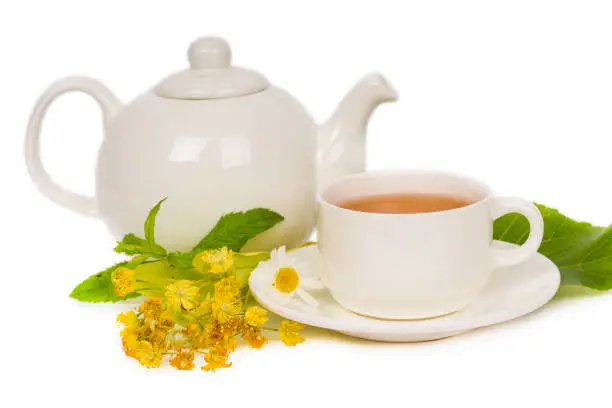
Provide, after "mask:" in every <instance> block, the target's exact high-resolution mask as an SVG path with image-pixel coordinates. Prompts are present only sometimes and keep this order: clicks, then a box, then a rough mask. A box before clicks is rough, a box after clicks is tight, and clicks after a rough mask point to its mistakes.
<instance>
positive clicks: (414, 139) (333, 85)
mask: <svg viewBox="0 0 612 408" xmlns="http://www.w3.org/2000/svg"><path fill="white" fill-rule="evenodd" d="M611 21H612V4H611V3H610V2H608V1H587V0H576V1H560V0H556V1H542V0H530V1H452V0H449V1H420V2H417V1H401V2H400V1H395V2H391V1H383V0H377V1H367V2H366V1H364V2H357V1H350V2H349V1H347V2H340V1H335V2H334V1H329V0H328V1H314V0H309V1H307V2H296V1H286V0H285V1H277V2H271V1H261V0H260V1H242V2H238V1H229V0H223V1H215V2H210V1H204V0H199V1H180V0H175V1H167V2H159V3H155V2H153V1H151V0H149V1H127V0H121V1H112V0H104V1H87V2H86V1H82V0H81V1H63V0H54V1H45V0H41V1H25V0H19V1H16V0H15V1H12V0H3V1H2V2H1V3H0V108H1V109H0V170H1V171H0V180H2V184H1V185H2V190H1V191H0V210H1V212H0V214H1V221H0V244H1V245H0V248H1V249H2V252H1V253H2V258H1V259H2V260H1V263H0V268H1V270H2V279H1V284H2V289H1V296H0V302H1V306H2V307H1V309H0V310H1V313H2V318H1V319H0V321H2V323H1V324H0V334H1V336H0V345H1V348H2V351H3V353H4V355H3V357H2V358H1V359H0V373H2V378H3V379H2V386H0V406H3V407H18V406H36V405H34V404H41V405H42V404H46V405H50V406H53V405H55V404H62V406H78V407H84V406H104V407H109V406H205V405H208V406H222V405H221V404H224V405H223V406H249V405H255V406H258V405H259V404H262V405H263V404H265V405H267V406H282V407H299V406H309V407H313V406H343V407H344V406H347V407H348V406H352V405H359V404H364V405H373V406H380V405H382V404H393V405H397V406H418V407H427V406H464V405H465V406H468V405H469V406H473V407H491V406H495V407H505V406H524V407H537V406H553V405H554V406H574V405H575V406H578V404H580V406H582V407H608V406H610V402H609V401H608V399H609V391H608V390H609V385H610V374H609V372H608V370H609V367H610V361H611V359H612V357H610V344H611V343H612V296H611V295H601V296H588V297H583V296H570V295H571V294H572V293H570V291H568V290H567V289H566V290H564V291H563V293H564V294H565V296H562V298H561V299H557V300H556V301H554V302H553V303H552V304H550V305H548V306H547V307H546V308H545V309H543V310H542V311H540V312H537V313H535V314H533V315H530V316H528V317H526V318H522V319H519V320H516V321H514V322H511V323H508V324H504V325H500V326H497V327H493V328H488V329H483V330H479V331H477V332H474V333H471V334H467V335H463V336H460V337H457V338H453V339H448V340H442V341H438V342H431V343H422V344H379V343H372V342H366V341H357V340H352V339H349V338H346V337H342V336H340V335H333V334H327V333H324V332H320V331H312V332H308V333H307V335H308V341H307V342H306V343H304V344H301V345H299V346H298V347H296V348H288V347H283V346H282V345H280V344H278V343H272V344H269V345H268V346H267V347H265V348H264V349H262V350H250V349H247V348H243V349H240V350H239V351H238V352H237V353H236V354H235V356H234V357H233V361H234V366H233V367H232V368H231V369H229V370H225V371H220V372H217V373H216V374H208V373H204V372H202V371H200V370H194V371H193V372H188V373H184V372H177V371H174V370H171V369H159V370H152V371H147V370H145V369H143V368H141V367H139V366H138V365H137V363H136V362H135V361H133V360H131V359H127V358H126V357H124V356H123V353H122V351H121V349H120V343H119V336H118V333H117V330H116V328H115V326H114V320H115V315H116V313H117V312H118V311H120V310H124V309H125V308H126V306H125V305H87V304H79V303H77V302H76V301H73V300H71V299H69V298H68V296H67V295H68V293H69V292H70V290H71V289H72V287H73V286H74V285H75V284H77V283H78V282H79V281H81V280H82V279H83V278H85V277H86V276H88V275H89V274H91V273H93V272H96V271H97V270H99V269H102V267H105V266H107V265H109V264H111V263H112V262H113V261H115V260H116V259H117V256H116V255H113V253H112V251H111V248H112V244H113V242H112V239H111V238H110V236H109V235H108V233H107V232H106V230H105V227H104V226H103V225H102V223H101V222H99V221H96V220H93V219H86V218H83V217H81V216H79V215H75V214H72V213H70V212H68V211H67V210H64V209H62V208H60V207H58V206H57V205H54V204H52V203H51V202H49V201H47V200H46V199H44V198H43V197H42V196H41V195H40V194H38V192H37V191H36V189H35V188H34V186H33V185H32V184H31V183H30V182H29V179H28V176H27V173H26V170H25V166H24V161H23V153H22V151H23V139H24V132H25V126H26V122H27V119H28V115H29V113H30V109H31V108H32V106H33V103H34V101H35V99H36V98H37V97H38V95H39V94H40V93H41V92H42V91H43V90H44V89H45V87H46V86H47V85H49V84H50V83H51V82H52V81H53V80H55V79H57V78H59V77H62V76H65V75H68V74H75V73H76V74H84V75H90V76H94V77H97V78H100V79H102V80H103V81H105V82H106V84H107V85H108V86H109V87H110V88H111V89H112V90H114V91H115V92H116V93H117V95H118V96H119V97H120V98H121V99H122V100H123V101H126V102H127V101H129V100H131V99H133V98H134V97H136V96H137V95H138V94H139V93H141V92H143V91H144V90H146V89H147V88H149V87H150V86H152V85H153V84H154V83H156V82H157V81H159V80H160V79H161V78H162V77H164V76H166V75H167V74H169V73H170V72H173V71H175V70H177V69H182V68H183V67H185V65H186V58H185V51H186V47H187V46H188V44H189V43H190V42H191V41H192V40H193V39H195V38H196V37H198V36H201V35H208V34H214V35H220V36H224V37H226V38H227V39H228V40H229V41H230V43H231V45H232V47H233V53H234V61H235V62H236V63H237V64H239V65H243V66H248V67H250V68H253V69H256V70H259V71H261V72H263V73H264V74H265V75H266V76H267V77H268V78H269V79H270V80H271V81H272V82H274V83H275V84H277V85H279V86H281V87H284V88H286V89H288V90H290V91H291V92H292V93H293V94H294V95H295V96H296V97H297V98H298V99H299V100H301V101H302V102H303V103H304V104H305V105H306V106H307V107H308V108H309V110H310V111H311V112H312V114H313V115H314V116H315V117H316V118H317V120H319V121H322V120H324V119H325V118H326V117H327V115H329V114H330V113H331V112H332V110H333V108H334V106H335V104H336V103H337V101H338V100H339V99H340V98H341V96H342V95H343V93H344V92H345V91H346V90H347V89H348V88H349V87H350V86H351V85H352V84H353V83H354V82H355V81H356V80H358V79H359V78H360V76H361V75H362V74H364V73H366V72H368V71H372V70H380V71H382V72H383V73H384V74H385V75H387V76H388V77H389V78H390V79H391V81H392V82H393V83H394V85H395V87H396V88H397V89H398V90H399V91H400V94H401V100H400V102H398V103H397V104H395V105H385V106H383V107H381V108H380V109H379V110H378V111H377V112H376V114H375V116H374V118H373V120H372V122H371V126H370V129H369V136H368V137H369V139H368V154H369V167H370V168H372V169H377V168H422V167H427V168H438V169H448V170H453V171H458V172H462V173H466V174H469V175H473V176H476V177H478V178H481V179H484V180H486V181H488V182H490V183H491V184H492V185H493V186H494V188H495V190H496V191H497V192H498V193H499V194H502V195H518V196H522V197H525V198H529V199H533V200H537V201H539V202H542V203H545V204H548V205H550V206H553V207H557V208H559V209H561V210H562V211H563V212H565V213H566V214H568V215H570V216H572V217H574V218H577V219H581V220H585V221H590V222H593V223H597V224H602V225H603V224H606V225H607V224H609V223H610V222H611V221H612V194H611V193H610V189H611V182H610V179H611V176H612V173H611V171H610V156H611V149H610V141H611V140H612V24H611V23H610V22H611ZM100 125H101V120H100V115H99V112H98V108H97V106H96V105H95V103H94V102H92V101H91V100H90V99H88V98H87V97H86V96H83V95H76V94H73V95H67V96H65V97H63V98H62V99H60V100H59V101H58V102H57V103H56V104H55V105H54V106H53V107H52V109H51V110H50V112H49V115H48V118H47V121H46V123H45V127H44V133H43V139H44V141H43V154H44V162H45V164H46V165H47V167H48V169H49V171H50V172H51V173H52V174H53V175H54V177H55V178H56V179H57V180H58V181H60V182H61V183H62V184H64V185H65V186H67V187H69V188H72V189H74V190H76V191H79V192H91V191H93V179H94V160H95V157H96V149H97V146H98V145H99V143H100V141H101V139H102V132H101V127H100Z"/></svg>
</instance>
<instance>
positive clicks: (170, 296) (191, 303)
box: [164, 280, 200, 310]
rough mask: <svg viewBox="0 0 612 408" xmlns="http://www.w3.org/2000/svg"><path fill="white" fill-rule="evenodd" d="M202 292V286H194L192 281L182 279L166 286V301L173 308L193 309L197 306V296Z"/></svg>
mask: <svg viewBox="0 0 612 408" xmlns="http://www.w3.org/2000/svg"><path fill="white" fill-rule="evenodd" d="M199 293H200V288H198V287H197V286H193V285H192V284H191V281H188V280H180V281H177V282H175V283H172V284H170V285H168V286H166V292H165V293H164V295H165V297H166V303H167V304H168V306H169V307H170V308H172V309H180V308H181V306H182V307H183V308H184V309H185V310H191V309H193V308H195V307H196V306H197V302H196V298H197V296H198V294H199Z"/></svg>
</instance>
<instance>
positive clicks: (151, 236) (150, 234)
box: [144, 197, 168, 248]
mask: <svg viewBox="0 0 612 408" xmlns="http://www.w3.org/2000/svg"><path fill="white" fill-rule="evenodd" d="M167 199H168V197H164V198H162V199H161V200H159V202H158V203H157V204H155V206H154V207H153V208H151V211H149V215H148V216H147V219H146V221H145V224H144V232H145V240H146V241H147V244H148V246H149V248H155V246H157V244H156V243H155V219H156V218H157V213H158V212H159V210H160V208H161V205H162V204H163V202H164V201H166V200H167Z"/></svg>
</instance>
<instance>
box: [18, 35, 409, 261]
mask: <svg viewBox="0 0 612 408" xmlns="http://www.w3.org/2000/svg"><path fill="white" fill-rule="evenodd" d="M188 58H189V63H190V68H189V69H186V70H184V71H180V72H177V73H175V74H173V75H170V76H169V77H167V78H165V79H164V80H162V81H161V82H160V83H159V84H157V85H155V86H154V87H153V88H152V89H151V90H149V91H147V92H146V93H144V94H143V95H141V96H139V97H137V98H136V99H135V100H134V101H133V102H131V103H130V104H128V105H124V104H123V103H122V102H121V101H120V100H119V99H118V98H117V97H116V96H115V95H114V94H113V93H112V92H111V91H110V90H109V89H108V88H107V87H106V86H105V85H103V84H102V83H101V82H99V81H97V80H95V79H91V78H87V77H68V78H64V79H61V80H59V81H57V82H55V83H54V84H52V85H51V86H50V87H49V88H48V89H47V90H46V91H45V92H44V93H43V94H42V96H41V97H40V98H39V99H38V101H37V102H36V105H35V107H34V110H33V112H32V115H31V117H30V121H29V124H28V128H27V134H26V163H27V167H28V171H29V174H30V176H31V178H32V179H33V181H34V182H35V184H36V186H37V187H38V189H39V190H40V192H41V193H42V194H43V195H45V196H47V197H48V198H49V199H51V200H52V201H55V202H56V203H58V204H60V205H62V206H64V207H67V208H69V209H71V210H73V211H76V212H78V213H81V214H85V215H89V216H94V217H99V218H101V219H103V220H104V221H105V222H106V224H107V226H108V227H109V229H110V231H111V233H112V234H113V235H114V236H115V237H116V238H118V239H120V238H121V237H123V235H124V234H126V233H130V232H133V233H136V234H138V232H141V231H142V228H143V227H142V224H143V222H144V219H145V218H146V216H147V213H148V212H149V210H150V209H151V207H152V206H153V205H154V204H155V203H156V202H158V201H159V200H160V199H161V198H163V197H168V200H167V201H166V202H165V203H164V206H163V209H162V211H161V212H160V213H159V215H158V218H157V223H156V239H157V240H158V242H159V243H160V244H161V245H163V246H165V247H166V248H167V249H168V250H188V249H191V248H192V247H193V246H194V245H195V244H197V242H198V241H199V240H200V239H201V238H202V237H203V236H204V235H206V233H207V232H208V231H209V230H210V229H211V228H212V227H213V226H214V225H215V223H216V222H217V221H218V220H219V218H220V217H221V216H222V215H223V214H226V213H228V212H232V211H245V210H249V209H251V208H255V207H264V208H268V209H271V210H274V211H276V212H278V213H279V214H281V215H282V216H283V217H284V218H285V219H284V221H283V222H282V223H280V224H278V225H276V226H275V227H274V228H272V229H270V230H268V231H266V232H265V233H263V234H261V235H260V236H257V237H256V238H255V239H253V240H251V241H250V242H249V243H248V244H247V246H246V247H245V248H244V250H269V249H271V248H274V247H277V246H280V245H287V246H289V247H293V246H297V245H299V244H300V243H302V242H304V241H305V240H306V239H308V237H309V236H310V235H311V233H312V231H313V228H314V224H315V213H316V201H317V200H316V194H317V191H318V188H320V187H322V186H324V185H325V184H327V183H329V182H330V181H332V180H334V179H336V178H338V177H342V176H345V175H348V174H352V173H357V172H360V171H363V170H364V168H365V131H366V128H367V122H368V119H369V117H370V115H371V113H372V112H373V111H374V109H375V108H376V106H377V105H379V104H380V103H382V102H385V101H394V100H396V99H397V94H396V91H395V90H394V88H393V87H392V86H391V85H390V84H389V82H388V81H387V80H386V79H385V78H384V77H383V76H382V75H381V74H378V73H374V74H370V75H368V76H366V77H365V78H363V79H362V80H361V81H360V82H358V83H357V84H356V85H355V86H354V87H353V88H352V89H351V90H350V91H349V92H348V94H347V95H346V96H345V97H344V99H343V100H342V101H341V102H340V104H339V105H338V108H337V110H336V112H335V113H334V114H333V115H332V116H331V118H330V119H329V120H327V122H325V123H324V124H323V125H321V126H317V124H316V123H315V122H314V120H313V119H312V118H311V117H310V115H309V114H308V113H307V112H306V110H305V109H304V108H303V107H302V105H301V104H300V103H298V102H297V101H296V100H295V99H294V98H293V97H292V96H291V95H290V94H289V93H287V92H286V91H284V90H283V89H281V88H278V87H276V86H274V85H272V84H270V83H269V82H268V80H267V79H266V78H265V77H264V76H263V75H261V74H259V73H257V72H255V71H252V70H248V69H244V68H239V67H235V66H233V65H231V50H230V47H229V45H228V43H227V42H226V41H225V40H223V39H221V38H217V37H204V38H200V39H198V40H196V41H195V42H193V43H192V44H191V46H190V47H189V50H188ZM71 91H80V92H84V93H86V94H89V95H90V96H91V97H93V98H94V99H95V100H96V101H97V102H98V104H99V105H100V107H101V109H102V115H103V122H104V127H105V136H104V139H103V142H102V145H101V147H100V150H99V154H98V161H97V169H96V189H95V197H87V196H83V195H80V194H77V193H74V192H71V191H68V190H66V189H64V188H62V187H61V186H60V185H58V184H57V183H56V182H55V181H54V180H53V179H52V178H51V176H50V175H49V174H48V173H47V171H46V170H45V168H44V166H43V164H42V162H41V158H40V132H41V125H42V121H43V119H44V116H45V112H46V111H47V108H48V107H49V105H50V104H51V103H52V102H53V100H54V99H56V98H57V97H58V96H60V95H62V94H64V93H66V92H71Z"/></svg>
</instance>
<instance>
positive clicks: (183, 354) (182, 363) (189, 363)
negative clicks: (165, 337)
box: [170, 350, 195, 370]
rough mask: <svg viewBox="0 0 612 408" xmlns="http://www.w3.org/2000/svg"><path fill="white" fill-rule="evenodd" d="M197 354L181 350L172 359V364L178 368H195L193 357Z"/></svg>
mask: <svg viewBox="0 0 612 408" xmlns="http://www.w3.org/2000/svg"><path fill="white" fill-rule="evenodd" d="M194 358H195V354H194V353H193V352H192V351H182V350H181V351H179V352H177V353H176V354H175V355H174V356H173V357H172V358H171V359H170V365H171V366H172V367H174V368H176V369H177V370H193V367H194V366H195V365H194V364H193V359H194Z"/></svg>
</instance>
